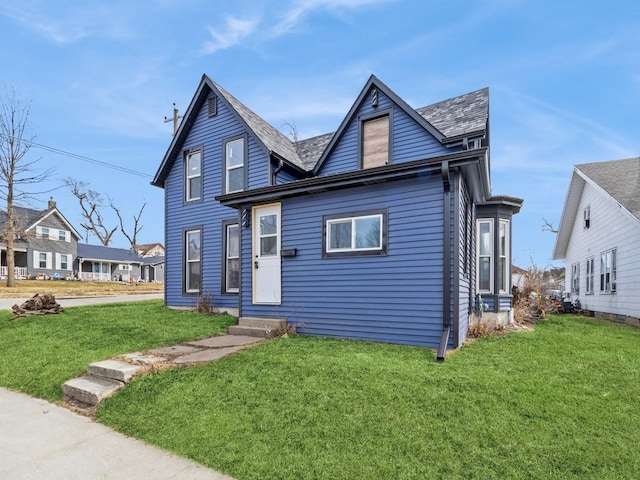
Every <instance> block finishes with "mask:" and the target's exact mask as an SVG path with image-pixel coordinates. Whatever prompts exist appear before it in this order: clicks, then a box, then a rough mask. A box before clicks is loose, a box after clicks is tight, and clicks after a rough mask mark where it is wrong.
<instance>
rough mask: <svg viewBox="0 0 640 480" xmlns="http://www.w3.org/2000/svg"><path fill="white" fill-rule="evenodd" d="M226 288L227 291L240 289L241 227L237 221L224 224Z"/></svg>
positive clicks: (231, 291)
mask: <svg viewBox="0 0 640 480" xmlns="http://www.w3.org/2000/svg"><path fill="white" fill-rule="evenodd" d="M224 235H225V237H224V252H225V256H224V288H223V291H224V292H225V293H238V291H239V290H240V229H239V228H238V224H237V223H227V224H225V226H224Z"/></svg>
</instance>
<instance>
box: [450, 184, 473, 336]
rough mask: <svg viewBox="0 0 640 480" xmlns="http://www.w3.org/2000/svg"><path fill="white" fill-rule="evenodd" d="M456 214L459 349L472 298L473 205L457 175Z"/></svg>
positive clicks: (464, 334)
mask: <svg viewBox="0 0 640 480" xmlns="http://www.w3.org/2000/svg"><path fill="white" fill-rule="evenodd" d="M456 184H457V185H458V190H457V192H456V193H457V199H458V201H457V206H458V209H457V214H458V222H457V225H458V228H457V230H456V235H455V238H456V243H457V249H456V250H455V251H456V253H457V261H456V270H455V272H456V279H457V280H456V281H457V285H458V291H457V296H456V300H457V301H456V306H457V325H456V326H455V327H454V328H456V329H457V331H456V330H454V338H453V339H452V341H453V343H454V347H455V348H457V347H460V346H461V345H462V342H464V340H465V338H466V336H467V332H468V330H469V311H470V308H471V301H472V296H473V293H472V292H473V283H472V278H473V275H471V272H472V271H473V270H472V267H473V263H472V258H473V252H474V247H473V246H474V245H475V240H474V239H475V228H474V224H475V222H474V220H473V218H474V217H473V205H472V204H471V201H470V199H469V193H468V190H467V188H466V184H465V183H464V181H463V180H462V178H461V177H460V176H459V175H457V182H456Z"/></svg>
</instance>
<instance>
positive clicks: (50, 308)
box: [11, 293, 64, 318]
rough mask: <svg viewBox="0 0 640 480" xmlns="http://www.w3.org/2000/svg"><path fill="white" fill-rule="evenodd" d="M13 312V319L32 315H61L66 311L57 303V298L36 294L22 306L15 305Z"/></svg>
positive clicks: (46, 294) (12, 308)
mask: <svg viewBox="0 0 640 480" xmlns="http://www.w3.org/2000/svg"><path fill="white" fill-rule="evenodd" d="M11 310H13V318H18V317H28V316H30V315H45V314H47V313H60V312H63V311H64V308H63V307H62V306H61V305H60V304H59V303H58V302H56V297H54V296H53V295H51V294H48V293H45V294H44V295H40V294H39V293H36V294H35V295H34V296H33V297H31V298H30V299H29V300H27V301H26V302H24V303H23V304H22V305H20V306H18V305H14V306H13V307H11Z"/></svg>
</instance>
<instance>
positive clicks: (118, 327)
mask: <svg viewBox="0 0 640 480" xmlns="http://www.w3.org/2000/svg"><path fill="white" fill-rule="evenodd" d="M232 322H233V318H232V317H230V316H219V317H210V316H205V315H200V314H197V313H193V312H186V311H174V310H169V309H166V308H164V307H163V306H162V301H159V300H153V301H146V302H134V303H122V304H107V305H95V306H90V307H73V308H68V309H66V310H65V311H64V312H63V313H61V314H57V315H35V316H31V317H25V318H18V319H15V320H12V319H11V313H10V312H8V311H3V312H0V385H2V386H4V387H8V388H12V389H14V390H19V391H22V392H25V393H28V394H31V395H35V396H37V397H42V398H46V399H49V400H53V401H57V400H61V399H62V390H61V386H62V384H63V383H64V382H65V381H67V380H69V379H70V378H73V377H75V376H78V375H80V374H82V373H83V372H84V370H85V369H86V368H87V365H89V364H90V363H92V362H95V361H99V360H104V359H107V358H109V357H113V356H115V355H119V354H123V353H131V352H135V351H138V350H142V349H147V348H152V347H158V346H164V345H170V344H174V343H179V342H182V341H185V340H190V339H196V338H204V337H207V336H210V335H215V334H218V333H221V332H222V331H224V329H225V327H226V326H227V325H229V324H231V323H232Z"/></svg>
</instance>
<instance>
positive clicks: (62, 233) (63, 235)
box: [58, 230, 71, 242]
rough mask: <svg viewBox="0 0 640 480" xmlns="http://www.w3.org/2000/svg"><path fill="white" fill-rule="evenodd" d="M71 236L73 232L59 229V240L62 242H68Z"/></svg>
mask: <svg viewBox="0 0 640 480" xmlns="http://www.w3.org/2000/svg"><path fill="white" fill-rule="evenodd" d="M70 238H71V232H68V231H67V230H58V240H60V241H61V242H68V241H70Z"/></svg>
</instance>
